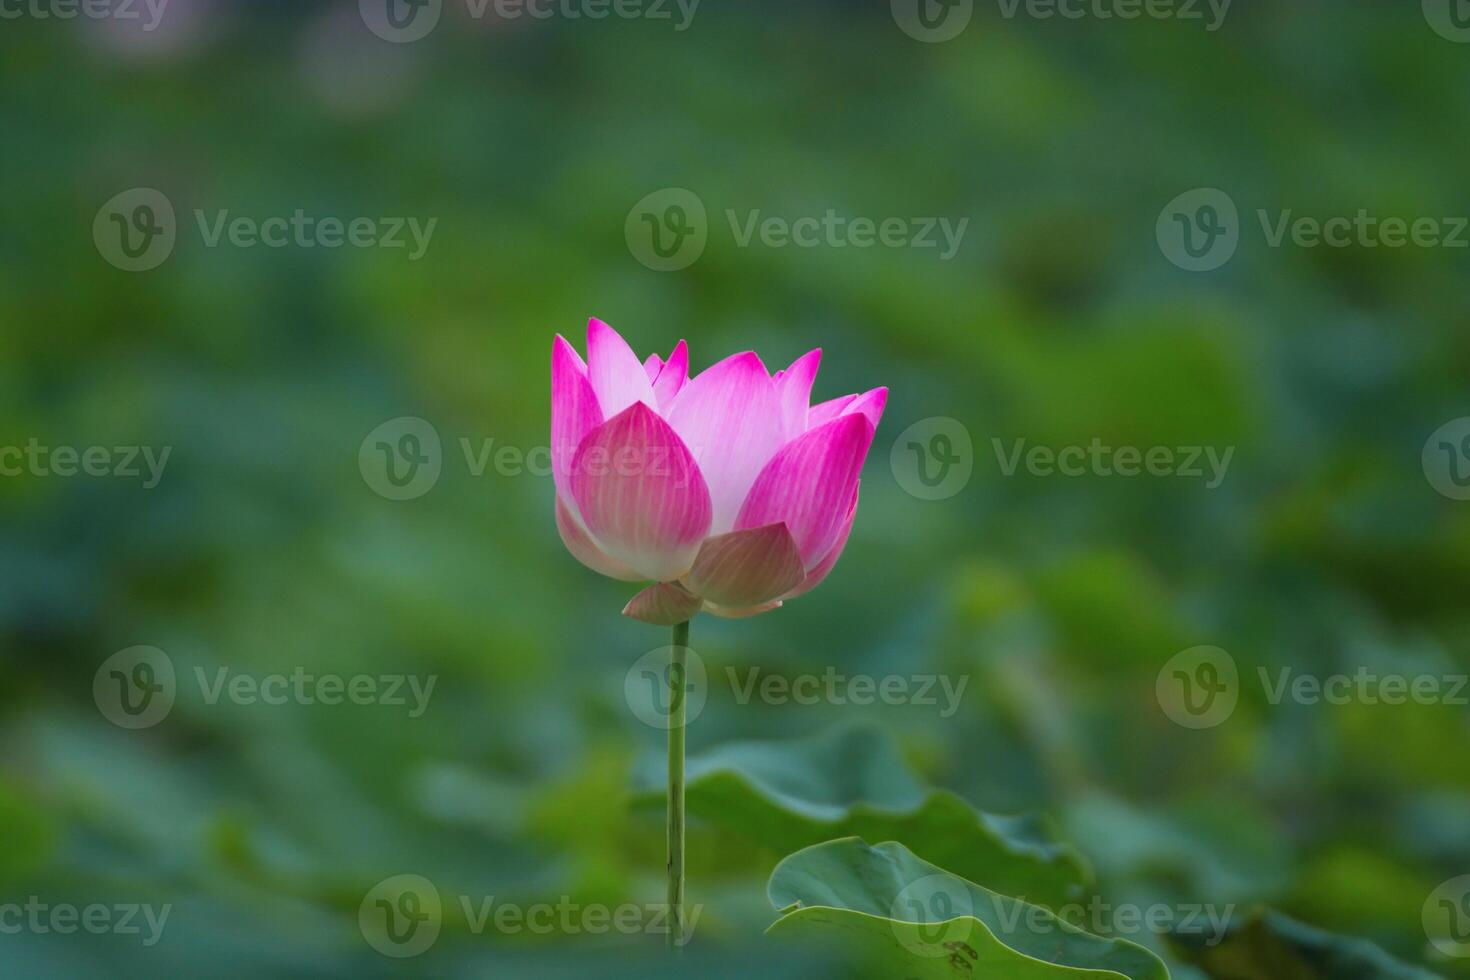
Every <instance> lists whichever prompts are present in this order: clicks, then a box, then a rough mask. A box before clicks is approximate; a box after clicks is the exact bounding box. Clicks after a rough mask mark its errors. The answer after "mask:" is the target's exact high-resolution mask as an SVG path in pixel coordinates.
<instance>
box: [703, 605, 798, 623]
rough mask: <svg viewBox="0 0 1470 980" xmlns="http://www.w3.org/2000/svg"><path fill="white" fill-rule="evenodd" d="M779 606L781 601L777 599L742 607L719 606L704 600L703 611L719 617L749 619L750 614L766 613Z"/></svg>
mask: <svg viewBox="0 0 1470 980" xmlns="http://www.w3.org/2000/svg"><path fill="white" fill-rule="evenodd" d="M780 608H781V603H780V602H779V601H776V602H763V603H761V604H760V605H758V606H744V607H731V606H721V605H718V604H716V603H713V602H706V603H705V604H704V610H705V612H707V613H709V614H710V615H711V616H718V617H720V618H721V619H749V618H750V617H751V616H759V615H760V614H761V613H768V612H770V611H771V610H772V609H780Z"/></svg>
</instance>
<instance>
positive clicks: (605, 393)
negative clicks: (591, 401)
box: [587, 317, 658, 419]
mask: <svg viewBox="0 0 1470 980" xmlns="http://www.w3.org/2000/svg"><path fill="white" fill-rule="evenodd" d="M587 380H588V381H590V382H591V383H592V390H593V391H595V392H597V404H598V405H599V406H600V407H601V409H602V417H603V418H605V419H610V418H612V417H613V416H614V415H616V414H618V413H619V412H621V411H622V410H623V409H625V408H627V407H628V406H629V405H631V404H633V403H634V402H642V403H643V404H645V405H647V406H648V407H649V408H657V407H658V403H657V402H656V401H655V399H654V397H653V383H652V382H651V381H649V380H648V372H647V371H645V370H644V369H643V365H642V364H641V363H640V362H639V360H638V355H637V354H634V353H633V348H631V347H629V346H628V343H627V341H625V340H623V338H622V337H621V336H619V334H618V332H617V331H616V330H614V329H613V328H612V327H609V326H608V325H607V324H605V323H603V322H602V321H601V320H599V319H597V318H596V317H593V318H592V319H591V320H588V321H587Z"/></svg>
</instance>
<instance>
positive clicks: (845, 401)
mask: <svg viewBox="0 0 1470 980" xmlns="http://www.w3.org/2000/svg"><path fill="white" fill-rule="evenodd" d="M856 398H857V395H843V396H842V397H841V398H833V399H831V400H830V401H825V402H819V403H818V404H816V405H813V406H812V407H811V408H810V409H808V410H807V413H806V427H807V428H808V429H815V428H816V427H817V426H819V425H823V424H825V423H827V422H830V421H832V420H833V419H835V418H836V417H837V416H839V415H841V414H842V410H843V409H845V408H846V407H847V406H849V405H851V404H852V403H853V401H854V400H855V399H856Z"/></svg>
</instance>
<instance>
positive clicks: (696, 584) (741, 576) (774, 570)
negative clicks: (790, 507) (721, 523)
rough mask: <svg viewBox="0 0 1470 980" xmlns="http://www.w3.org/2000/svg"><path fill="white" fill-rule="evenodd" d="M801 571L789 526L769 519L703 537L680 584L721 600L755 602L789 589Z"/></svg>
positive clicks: (727, 603)
mask: <svg viewBox="0 0 1470 980" xmlns="http://www.w3.org/2000/svg"><path fill="white" fill-rule="evenodd" d="M805 577H806V569H805V568H804V567H803V566H802V563H801V552H799V551H797V550H796V542H795V541H793V540H792V539H791V532H789V531H787V530H786V525H784V524H768V525H766V526H765V527H757V528H752V529H750V530H749V531H731V532H730V533H729V534H717V535H715V536H714V537H712V538H706V539H705V541H704V544H703V545H702V546H701V547H700V549H699V555H698V557H696V558H695V559H694V567H693V568H691V569H690V570H689V574H688V575H686V576H684V585H686V586H687V587H688V588H689V591H691V592H693V593H694V594H695V595H697V596H700V597H701V598H704V599H708V600H710V601H711V602H717V603H719V604H720V605H722V606H756V605H759V604H761V603H763V602H769V601H770V600H772V599H774V598H776V597H777V596H780V595H783V594H785V593H787V592H790V591H791V590H792V589H794V588H796V587H797V586H798V585H800V584H801V581H802V579H804V578H805Z"/></svg>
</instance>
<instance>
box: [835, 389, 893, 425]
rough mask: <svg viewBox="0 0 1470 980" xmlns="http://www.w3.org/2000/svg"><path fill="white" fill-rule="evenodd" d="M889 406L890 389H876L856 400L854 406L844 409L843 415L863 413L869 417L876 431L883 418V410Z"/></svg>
mask: <svg viewBox="0 0 1470 980" xmlns="http://www.w3.org/2000/svg"><path fill="white" fill-rule="evenodd" d="M887 404H888V389H887V388H874V389H873V390H871V391H865V392H863V393H862V394H861V395H858V396H857V397H856V398H854V399H853V401H852V404H850V405H848V406H846V407H845V408H843V410H842V414H843V415H848V414H850V413H852V412H862V413H863V414H864V415H866V416H867V417H868V421H869V422H872V423H873V428H875V429H876V428H878V422H879V420H880V419H882V418H883V409H884V407H885V406H887Z"/></svg>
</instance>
